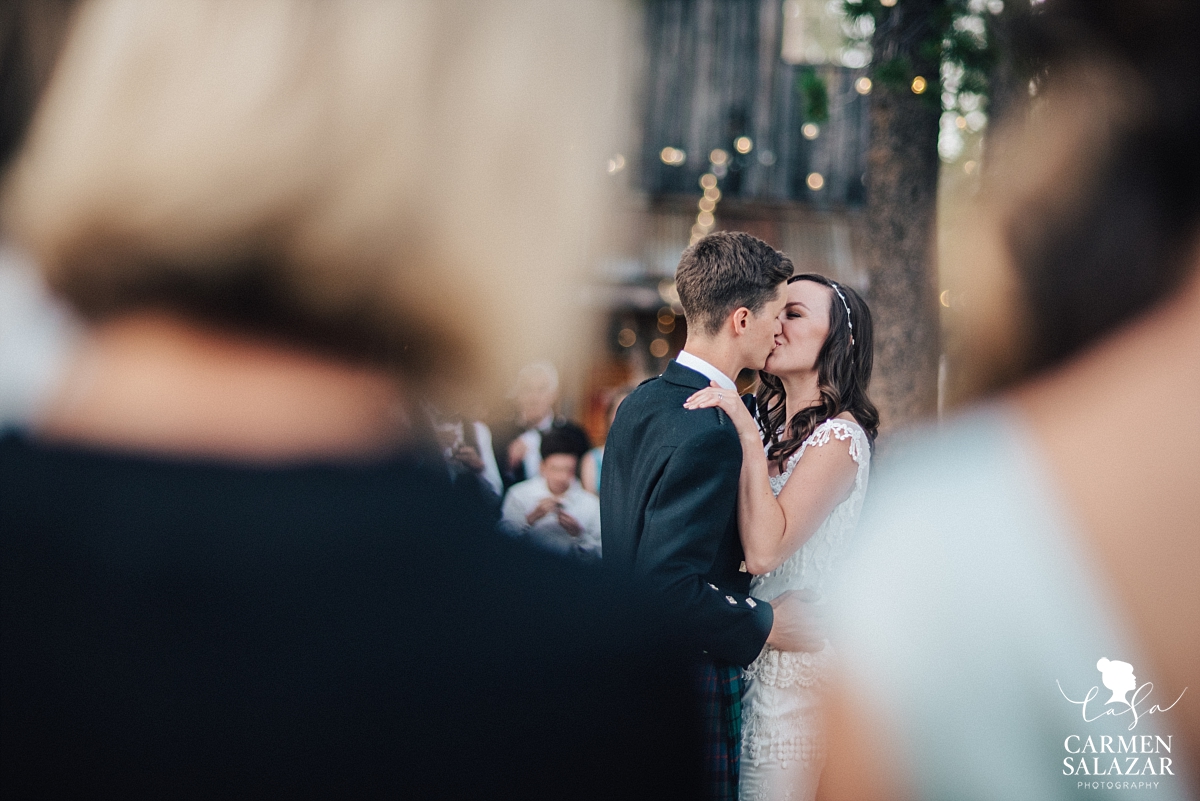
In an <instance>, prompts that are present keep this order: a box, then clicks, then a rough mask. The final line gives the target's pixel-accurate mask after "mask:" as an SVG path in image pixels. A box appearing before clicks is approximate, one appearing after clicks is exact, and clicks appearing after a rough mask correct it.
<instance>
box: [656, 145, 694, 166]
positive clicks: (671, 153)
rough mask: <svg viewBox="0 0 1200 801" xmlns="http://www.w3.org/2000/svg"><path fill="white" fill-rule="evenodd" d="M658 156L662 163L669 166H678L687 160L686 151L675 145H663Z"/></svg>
mask: <svg viewBox="0 0 1200 801" xmlns="http://www.w3.org/2000/svg"><path fill="white" fill-rule="evenodd" d="M658 157H659V158H660V159H662V163H663V164H666V165H667V166H669V167H678V166H679V165H680V164H683V163H684V162H685V161H687V153H685V152H683V151H682V150H680V149H679V148H677V147H664V148H663V149H662V151H661V152H659V154H658Z"/></svg>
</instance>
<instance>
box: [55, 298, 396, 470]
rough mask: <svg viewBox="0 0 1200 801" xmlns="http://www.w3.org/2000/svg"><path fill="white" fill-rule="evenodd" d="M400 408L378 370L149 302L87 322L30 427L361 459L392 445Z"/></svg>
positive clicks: (133, 444) (118, 439)
mask: <svg viewBox="0 0 1200 801" xmlns="http://www.w3.org/2000/svg"><path fill="white" fill-rule="evenodd" d="M403 408H404V406H403V393H402V391H401V389H400V387H399V385H398V382H397V381H396V380H395V378H394V377H393V376H392V375H390V374H388V373H386V372H384V371H381V370H377V369H371V368H365V367H358V366H354V365H349V364H346V363H343V362H340V361H337V360H334V359H330V358H328V357H324V356H320V355H316V354H313V353H310V352H307V351H303V350H300V349H297V348H294V347H292V346H289V345H287V344H283V343H279V342H273V341H268V340H263V339H256V338H252V337H249V336H245V335H240V334H234V333H230V332H227V331H222V330H217V329H215V328H212V327H210V326H207V325H203V324H199V323H194V322H190V321H187V320H184V319H181V318H179V317H177V316H173V315H169V314H159V313H149V312H147V313H136V314H130V315H126V316H123V317H120V318H117V319H113V320H110V321H106V322H104V323H101V324H99V325H97V326H96V327H94V329H93V330H92V331H91V332H90V335H89V336H88V337H87V339H86V341H85V343H84V345H83V346H82V348H81V349H80V352H79V353H78V355H77V357H76V359H75V360H74V363H73V365H72V367H71V368H70V369H69V371H68V373H67V376H66V379H65V380H64V382H63V383H62V385H61V389H60V391H59V392H58V393H57V395H56V397H55V398H54V399H53V401H52V403H51V404H50V405H49V407H48V409H47V411H46V413H45V414H44V415H43V416H42V417H41V419H40V421H39V423H38V425H37V426H36V427H35V433H36V434H37V435H38V436H39V437H42V438H46V439H53V440H60V441H70V442H76V443H80V444H87V445H95V446H100V447H106V448H115V449H120V450H136V451H147V452H153V453H163V454H172V455H179V456H200V457H216V458H230V459H235V460H243V461H256V462H257V461H265V462H276V461H293V460H309V459H326V458H334V459H339V458H358V457H370V456H373V455H377V454H382V453H386V452H388V451H390V450H393V449H395V447H396V446H397V445H398V444H399V443H400V441H401V440H402V439H403V437H404V432H405V430H406V426H405V425H404V421H403V417H402V413H401V411H400V410H402V409H403Z"/></svg>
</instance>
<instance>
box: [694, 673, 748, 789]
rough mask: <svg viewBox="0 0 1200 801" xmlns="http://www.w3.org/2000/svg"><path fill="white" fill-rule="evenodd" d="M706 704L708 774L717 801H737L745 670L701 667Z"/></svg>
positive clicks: (705, 723) (701, 690)
mask: <svg viewBox="0 0 1200 801" xmlns="http://www.w3.org/2000/svg"><path fill="white" fill-rule="evenodd" d="M700 697H701V701H702V703H703V704H704V770H705V778H706V784H707V785H708V788H709V797H710V798H711V799H713V801H737V793H738V752H739V751H740V749H741V742H742V669H741V668H739V667H737V666H736V665H726V664H720V665H718V664H714V663H712V662H705V663H703V664H702V665H701V666H700Z"/></svg>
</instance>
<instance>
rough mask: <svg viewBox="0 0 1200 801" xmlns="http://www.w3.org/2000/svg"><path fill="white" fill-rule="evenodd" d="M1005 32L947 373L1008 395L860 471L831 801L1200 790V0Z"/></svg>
mask: <svg viewBox="0 0 1200 801" xmlns="http://www.w3.org/2000/svg"><path fill="white" fill-rule="evenodd" d="M1023 40H1024V41H1025V42H1027V43H1028V45H1029V46H1031V47H1033V48H1034V49H1033V50H1032V52H1031V53H1030V54H1029V55H1030V56H1031V60H1032V61H1033V63H1034V64H1036V65H1037V67H1038V73H1037V77H1036V83H1035V88H1036V90H1037V91H1036V97H1035V98H1034V99H1032V100H1031V103H1033V108H1032V109H1031V113H1030V114H1029V116H1028V119H1027V120H1018V121H1015V122H1014V125H1016V126H1017V127H1014V128H1011V129H1009V130H1007V131H999V132H995V133H993V134H990V135H996V136H1001V137H1005V138H1007V139H1008V141H1006V142H1005V143H1004V147H999V148H995V149H994V150H993V149H992V148H991V147H989V152H998V153H1000V154H1002V156H1001V157H1000V159H999V160H997V161H996V162H994V163H993V164H991V165H989V168H988V170H987V171H985V173H984V183H983V185H982V187H981V191H980V194H979V198H980V200H981V204H980V206H979V208H978V213H977V214H976V215H975V217H974V220H973V222H972V224H971V225H970V227H969V228H967V230H966V231H965V232H963V233H962V234H960V235H959V236H960V238H961V239H962V241H963V247H962V248H961V250H959V249H957V248H956V249H953V250H951V251H950V256H951V258H952V259H953V260H955V261H961V263H962V267H961V268H960V269H959V272H960V274H962V275H965V276H968V277H967V278H964V279H963V280H965V281H968V282H969V283H968V285H966V286H963V287H955V292H959V293H961V296H963V297H970V298H971V307H970V309H969V314H964V315H963V316H966V317H968V318H969V320H970V321H971V322H970V323H969V325H971V326H972V328H971V329H969V334H970V336H971V339H972V348H971V350H970V351H969V354H970V360H969V361H967V360H964V361H963V363H962V367H960V368H959V369H971V368H973V367H974V365H975V364H983V365H986V366H987V367H988V369H989V372H991V373H992V374H991V375H990V376H989V378H990V379H991V380H990V381H982V382H980V383H981V385H983V386H990V387H991V388H992V389H993V390H995V388H997V387H999V388H1001V389H1003V390H1004V392H1003V394H1000V395H998V396H996V397H992V398H989V399H987V401H986V402H983V403H979V404H977V405H976V406H975V407H974V408H971V409H968V410H965V411H964V412H962V413H960V414H958V415H955V416H952V417H949V418H946V419H943V420H942V421H941V422H940V423H939V425H938V427H937V428H936V429H934V428H932V427H931V428H925V429H921V430H917V431H913V432H910V433H909V434H907V435H906V436H905V441H906V445H905V446H904V447H903V449H896V450H894V451H892V452H890V453H888V456H887V461H886V463H885V464H883V465H882V466H881V467H880V469H879V470H878V471H877V472H876V474H875V475H874V476H873V477H872V488H871V498H870V500H869V501H868V502H867V505H866V508H865V509H864V511H863V516H862V520H861V523H860V526H859V536H858V538H857V541H856V544H855V549H854V550H855V552H854V553H853V554H851V556H850V558H849V559H848V560H847V564H846V567H845V569H844V570H843V571H841V573H840V582H839V583H840V584H841V586H840V587H838V588H837V589H836V590H835V591H834V592H832V593H831V597H830V608H831V610H832V612H833V613H832V614H831V632H830V639H831V640H832V641H833V642H835V644H836V646H837V649H838V653H839V658H840V660H841V663H842V665H843V666H844V672H843V674H842V677H841V679H840V681H839V682H838V684H839V685H840V687H835V689H834V692H833V699H834V700H833V702H832V703H831V710H832V722H831V728H832V730H833V731H835V732H838V733H839V734H840V736H841V740H840V745H839V748H838V749H837V750H835V751H831V752H830V755H829V761H828V763H827V765H826V770H825V777H824V779H823V784H822V792H823V795H825V797H827V798H829V799H831V800H833V801H840V800H841V799H847V801H848V800H849V799H862V798H873V799H883V800H886V799H899V798H927V799H1010V798H1012V799H1015V798H1019V799H1033V800H1034V801H1041V800H1042V799H1076V798H1078V799H1094V798H1099V797H1104V798H1113V799H1124V798H1149V797H1153V798H1154V799H1158V800H1161V801H1166V799H1172V801H1174V800H1175V799H1187V798H1192V799H1195V798H1200V702H1198V699H1197V698H1196V697H1195V693H1196V691H1197V689H1198V688H1200V637H1198V636H1196V634H1197V632H1200V581H1197V576H1200V536H1198V532H1200V491H1198V488H1200V414H1198V410H1200V147H1197V143H1198V142H1200V46H1198V42H1200V3H1196V2H1194V1H1193V0H1154V1H1153V2H1145V1H1143V0H1045V2H1044V3H1039V4H1035V5H1034V6H1033V11H1032V14H1031V18H1030V27H1029V30H1028V32H1027V35H1026V36H1024V37H1023ZM952 272H954V270H953V269H952ZM1113 664H1125V665H1126V666H1129V670H1128V672H1127V673H1126V674H1125V677H1126V678H1127V679H1128V681H1127V682H1121V684H1122V687H1123V688H1124V687H1128V686H1129V685H1130V684H1134V683H1136V684H1137V689H1136V690H1135V691H1134V692H1133V693H1132V694H1131V695H1130V698H1129V699H1128V701H1129V702H1131V703H1122V700H1123V695H1121V696H1117V697H1114V698H1109V693H1108V692H1106V691H1105V690H1104V687H1105V686H1108V687H1111V686H1112V683H1113V682H1111V678H1112V677H1111V676H1109V675H1107V674H1108V671H1106V670H1105V668H1106V667H1108V666H1111V665H1113ZM1106 699H1108V700H1107V701H1106ZM1110 752H1115V753H1110Z"/></svg>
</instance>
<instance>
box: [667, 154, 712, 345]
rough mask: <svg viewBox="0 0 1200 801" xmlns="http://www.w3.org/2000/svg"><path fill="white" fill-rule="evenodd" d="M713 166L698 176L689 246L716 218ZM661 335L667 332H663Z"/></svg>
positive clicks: (708, 229) (699, 237) (709, 228)
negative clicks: (699, 193) (696, 211)
mask: <svg viewBox="0 0 1200 801" xmlns="http://www.w3.org/2000/svg"><path fill="white" fill-rule="evenodd" d="M717 154H720V156H721V157H722V158H726V159H727V158H728V156H729V154H728V153H726V152H725V151H724V150H720V149H717V150H714V151H713V156H716V155H717ZM713 165H714V166H713V172H706V173H704V175H701V176H700V188H701V189H703V190H704V195H703V197H701V198H700V202H699V203H698V204H697V206H698V207H699V211H700V213H699V214H697V215H696V224H695V225H693V226H692V236H691V239H690V240H689V241H688V242H689V244H690V245H694V244H696V243H697V242H699V241H700V239H701V238H702V237H704V236H705V235H707V234H708V232H709V231H711V230H712V228H713V225H715V224H716V217H715V216H714V215H713V212H715V211H716V210H717V201H719V200H720V199H721V190H720V189H717V176H716V175H715V174H714V173H715V172H716V170H717V169H718V168H720V167H721V166H722V165H721V164H718V163H717V162H716V159H715V158H714V159H713ZM672 326H674V323H672ZM660 330H661V326H660ZM663 333H668V332H666V331H664V332H663Z"/></svg>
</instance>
